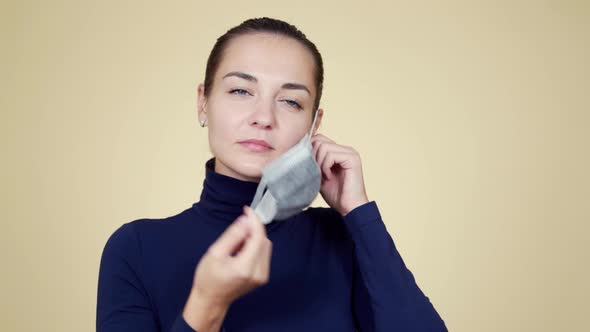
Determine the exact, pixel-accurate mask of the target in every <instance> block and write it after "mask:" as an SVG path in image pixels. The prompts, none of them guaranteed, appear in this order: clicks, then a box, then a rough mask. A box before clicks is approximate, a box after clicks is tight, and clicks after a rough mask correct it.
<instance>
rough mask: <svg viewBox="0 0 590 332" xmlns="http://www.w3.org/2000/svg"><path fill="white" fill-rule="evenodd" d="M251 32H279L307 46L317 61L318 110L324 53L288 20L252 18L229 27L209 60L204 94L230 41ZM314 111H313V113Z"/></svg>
mask: <svg viewBox="0 0 590 332" xmlns="http://www.w3.org/2000/svg"><path fill="white" fill-rule="evenodd" d="M250 33H272V34H278V35H282V36H285V37H290V38H293V39H295V40H297V41H298V42H300V43H301V44H303V46H305V47H306V48H307V49H308V50H309V51H310V52H311V55H312V56H313V58H314V61H315V64H316V66H315V73H314V74H315V84H316V91H317V94H316V98H315V101H314V108H313V111H315V110H317V108H318V107H319V105H320V99H321V97H322V89H323V84H324V64H323V62H322V55H321V54H320V52H319V51H318V49H317V48H316V46H315V44H314V43H312V42H311V41H310V40H309V39H307V37H306V36H305V34H303V32H301V31H299V29H297V27H295V26H294V25H291V24H289V23H287V22H284V21H281V20H277V19H273V18H269V17H262V18H252V19H249V20H246V21H244V22H242V23H241V24H240V25H238V26H235V27H233V28H231V29H229V30H228V31H227V32H226V33H225V34H223V35H222V36H221V37H219V38H217V41H216V42H215V45H214V46H213V49H212V50H211V53H210V54H209V59H208V60H207V69H206V71H205V87H204V94H205V96H208V95H209V93H210V92H211V89H212V88H213V79H214V77H215V73H216V72H217V69H218V68H219V64H220V63H221V61H222V60H223V52H224V50H225V48H226V47H227V45H228V43H229V42H230V41H231V40H232V39H234V38H236V37H239V36H242V35H246V34H250ZM313 113H314V112H312V114H313Z"/></svg>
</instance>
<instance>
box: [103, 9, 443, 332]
mask: <svg viewBox="0 0 590 332" xmlns="http://www.w3.org/2000/svg"><path fill="white" fill-rule="evenodd" d="M322 82H323V64H322V58H321V55H320V53H319V52H318V51H317V49H316V47H315V45H314V44H313V43H312V42H310V41H309V40H308V39H307V38H306V37H305V35H304V34H303V33H301V32H300V31H299V30H297V28H295V27H294V26H292V25H289V24H287V23H285V22H283V21H279V20H274V19H270V18H261V19H252V20H247V21H245V22H243V23H242V24H240V25H239V26H237V27H235V28H233V29H231V30H229V31H228V32H227V33H226V34H225V35H223V36H222V37H220V38H219V39H218V40H217V43H216V44H215V46H214V48H213V50H212V52H211V54H210V56H209V60H208V63H207V70H206V76H205V82H204V84H201V85H199V87H198V115H199V122H200V123H201V126H202V127H207V128H208V134H209V145H210V149H211V152H212V154H213V156H214V158H212V159H210V160H209V161H208V162H207V163H206V165H205V170H206V177H205V181H204V185H203V190H202V192H201V196H200V201H199V202H197V203H195V204H193V206H192V207H190V208H188V209H186V210H185V211H183V212H181V213H179V214H178V215H175V216H172V217H169V218H165V219H158V220H156V219H141V220H136V221H133V222H130V223H127V224H124V225H123V226H121V227H120V228H119V229H118V230H116V231H115V232H114V233H113V235H112V236H111V237H110V238H109V240H108V241H107V244H106V245H105V248H104V251H103V254H102V258H101V265H100V273H99V282H98V303H97V322H96V323H97V330H98V331H199V332H204V331H220V330H225V331H355V330H359V331H398V330H399V331H444V330H446V328H445V325H444V322H443V321H442V320H441V318H440V317H439V315H438V314H437V312H436V311H435V309H434V307H433V306H432V305H431V303H430V302H429V300H428V298H427V297H426V296H425V295H424V294H423V293H422V292H421V291H420V289H419V288H418V286H417V285H416V283H415V281H414V278H413V276H412V274H411V272H410V271H409V270H408V269H407V268H406V267H405V265H404V263H403V261H402V259H401V257H400V256H399V254H398V252H397V250H396V248H395V246H394V244H393V241H392V239H391V237H390V236H389V234H388V233H387V230H386V228H385V226H384V224H383V221H382V219H381V216H380V214H379V210H378V209H377V205H376V203H375V202H374V201H369V199H368V197H367V194H366V191H365V186H364V181H363V174H362V167H361V159H360V157H359V154H358V153H357V152H356V151H355V150H354V149H352V148H350V147H346V146H342V145H339V144H337V143H335V142H334V141H332V140H331V139H329V138H328V137H326V136H324V135H322V134H317V130H318V127H319V125H320V123H321V120H322V116H323V110H322V109H320V108H319V103H320V98H321V93H322ZM315 112H317V114H316V113H315ZM314 117H317V120H316V122H315V126H314V128H310V127H311V124H312V120H313V119H314ZM310 130H311V131H312V132H313V134H314V135H313V137H312V139H311V142H312V146H313V156H314V157H315V159H316V161H317V164H318V165H319V166H320V169H321V173H322V180H321V190H320V193H321V195H322V197H323V198H324V200H325V201H326V202H327V203H328V204H329V205H330V207H331V208H309V209H306V210H304V211H302V212H300V213H298V214H296V215H295V216H293V217H290V218H288V219H286V220H282V221H273V222H271V223H269V224H266V225H264V224H262V223H261V222H260V220H259V217H258V215H257V214H256V212H254V211H253V210H252V209H251V208H250V207H248V206H247V205H248V204H250V203H251V202H252V199H253V197H254V194H255V192H256V189H257V185H258V182H259V181H260V179H261V177H262V169H263V168H264V167H265V166H266V165H267V164H268V163H269V162H270V161H273V160H276V158H278V157H279V156H281V155H282V154H283V153H284V152H285V151H287V150H289V148H291V147H293V146H294V145H295V144H296V143H297V142H298V141H299V140H300V139H301V138H302V137H303V136H304V135H305V134H306V133H307V132H308V131H310ZM195 267H196V268H195Z"/></svg>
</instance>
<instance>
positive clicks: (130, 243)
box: [96, 223, 195, 332]
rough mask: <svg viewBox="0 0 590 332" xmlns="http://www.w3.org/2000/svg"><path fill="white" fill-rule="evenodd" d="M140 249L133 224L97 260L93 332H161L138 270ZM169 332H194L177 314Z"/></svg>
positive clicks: (119, 232) (111, 240)
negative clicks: (98, 268) (96, 291)
mask: <svg viewBox="0 0 590 332" xmlns="http://www.w3.org/2000/svg"><path fill="white" fill-rule="evenodd" d="M140 258H141V249H140V246H139V241H138V237H137V235H136V233H135V232H134V230H133V223H127V224H124V225H123V226H121V227H119V229H117V230H116V231H115V232H114V233H113V234H112V235H111V236H110V238H109V239H108V241H107V243H106V245H105V247H104V249H103V252H102V257H101V260H100V270H99V275H98V296H97V305H96V331H97V332H119V331H121V332H122V331H126V332H132V331H142V332H156V331H161V330H160V327H159V323H158V320H157V317H156V315H155V313H154V310H153V306H152V303H151V301H150V298H149V295H148V293H147V290H146V288H145V286H144V283H143V281H142V274H141V269H140ZM170 331H171V332H195V331H194V330H193V329H191V327H190V326H189V325H188V324H187V323H186V322H185V321H184V319H183V318H182V313H179V316H178V318H177V319H176V321H175V322H174V324H173V326H172V329H171V330H170Z"/></svg>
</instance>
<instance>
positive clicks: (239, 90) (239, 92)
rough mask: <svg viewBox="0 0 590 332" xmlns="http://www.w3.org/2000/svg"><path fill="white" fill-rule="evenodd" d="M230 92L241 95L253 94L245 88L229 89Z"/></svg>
mask: <svg viewBox="0 0 590 332" xmlns="http://www.w3.org/2000/svg"><path fill="white" fill-rule="evenodd" d="M229 93H230V94H234V95H241V96H246V95H251V94H250V92H248V91H246V90H244V89H232V90H230V91H229Z"/></svg>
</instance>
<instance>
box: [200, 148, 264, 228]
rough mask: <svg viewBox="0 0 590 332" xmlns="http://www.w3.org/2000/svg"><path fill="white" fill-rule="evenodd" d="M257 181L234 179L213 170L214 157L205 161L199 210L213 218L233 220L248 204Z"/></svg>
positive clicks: (226, 220) (254, 192)
mask: <svg viewBox="0 0 590 332" xmlns="http://www.w3.org/2000/svg"><path fill="white" fill-rule="evenodd" d="M257 187H258V183H257V182H250V181H245V180H240V179H236V178H233V177H230V176H227V175H223V174H220V173H217V172H215V158H211V159H209V160H208V161H207V162H206V163H205V180H204V181H203V190H202V191H201V198H200V201H199V203H195V205H196V204H198V205H199V207H200V210H201V211H202V212H205V213H207V214H209V215H211V216H212V217H214V218H215V219H221V220H223V221H225V222H229V223H231V222H233V221H234V220H235V219H236V218H238V217H239V216H240V215H241V214H242V212H243V206H244V205H250V203H252V200H253V199H254V195H255V194H256V188H257Z"/></svg>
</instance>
